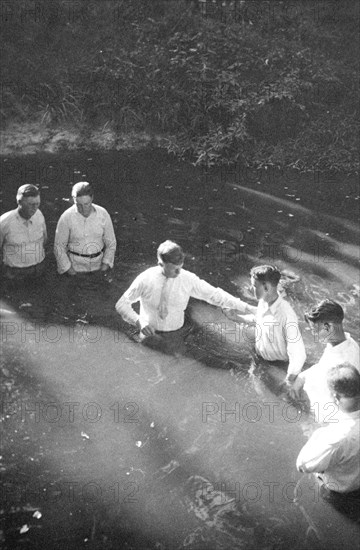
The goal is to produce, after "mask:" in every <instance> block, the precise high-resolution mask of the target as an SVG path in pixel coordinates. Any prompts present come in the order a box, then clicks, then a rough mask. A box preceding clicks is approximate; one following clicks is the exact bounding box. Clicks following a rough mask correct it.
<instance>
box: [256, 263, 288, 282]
mask: <svg viewBox="0 0 360 550" xmlns="http://www.w3.org/2000/svg"><path fill="white" fill-rule="evenodd" d="M250 277H254V279H255V280H256V281H259V282H260V283H270V284H271V285H273V286H277V285H278V284H279V281H280V279H281V273H280V271H279V270H278V268H277V267H276V266H274V265H258V266H255V267H253V268H252V270H251V271H250Z"/></svg>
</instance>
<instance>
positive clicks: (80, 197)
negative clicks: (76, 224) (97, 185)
mask: <svg viewBox="0 0 360 550" xmlns="http://www.w3.org/2000/svg"><path fill="white" fill-rule="evenodd" d="M71 196H72V198H73V200H74V203H75V205H76V208H77V211H78V212H79V214H82V215H83V216H84V217H85V218H87V217H88V216H90V214H91V212H92V202H93V198H94V189H93V187H92V185H91V184H90V183H88V182H87V181H79V182H78V183H75V185H73V188H72V191H71Z"/></svg>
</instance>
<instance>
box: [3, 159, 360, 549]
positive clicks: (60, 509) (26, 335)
mask: <svg viewBox="0 0 360 550" xmlns="http://www.w3.org/2000/svg"><path fill="white" fill-rule="evenodd" d="M1 170H2V184H3V185H2V188H3V191H2V195H1V199H2V202H1V205H2V207H1V212H5V211H7V210H10V209H11V208H14V207H15V194H16V190H17V188H18V186H19V185H21V184H23V183H25V182H26V183H35V184H37V185H39V186H40V187H41V197H42V205H41V210H42V212H43V214H44V215H45V218H46V221H47V226H48V231H49V254H50V255H51V243H52V242H53V237H54V232H55V227H56V223H57V220H58V218H59V216H60V215H61V213H62V212H63V211H64V210H65V209H66V208H67V207H68V206H69V202H68V198H69V196H70V189H71V185H72V184H73V183H75V182H76V181H80V180H84V179H86V180H88V181H91V182H93V183H95V184H96V197H95V202H96V203H98V204H100V205H102V206H104V207H105V208H107V210H108V211H109V213H110V214H111V217H112V219H113V223H114V227H115V232H116V235H117V239H118V250H117V255H116V264H115V268H114V270H113V271H112V273H111V275H109V276H107V277H105V278H102V277H97V276H91V277H87V278H82V279H78V280H75V281H73V280H71V281H69V280H67V279H64V278H59V277H58V276H57V275H56V273H55V265H54V260H53V258H51V261H50V264H51V266H50V270H49V273H48V274H47V276H46V279H45V281H43V282H42V283H41V284H38V285H36V284H35V285H28V286H24V285H17V286H9V285H7V286H6V285H5V286H4V288H3V290H2V325H1V328H2V332H1V338H2V349H3V352H2V364H1V366H2V385H1V387H2V412H3V422H2V449H1V459H0V460H1V466H0V467H1V472H2V479H3V487H4V491H3V496H2V497H1V504H0V506H1V510H0V522H1V523H0V537H1V539H2V543H3V545H4V547H5V548H9V549H10V548H45V547H46V548H59V549H60V548H70V549H73V548H74V549H75V548H76V549H77V548H96V549H97V548H99V549H100V548H101V549H102V548H104V549H105V548H106V549H108V548H129V549H130V548H134V549H163V550H165V549H180V548H188V549H190V550H213V549H214V550H215V549H224V550H226V549H233V548H234V549H235V548H236V549H238V548H244V549H273V550H275V549H288V548H294V549H298V550H303V549H309V550H312V549H318V548H319V549H321V548H327V549H331V548H334V549H335V548H339V547H342V548H344V549H347V548H349V549H350V548H355V547H356V545H357V544H358V541H359V533H360V531H359V523H358V521H356V520H355V519H354V517H350V516H349V514H345V513H342V512H340V511H338V510H336V509H335V508H334V507H333V506H332V505H331V504H329V503H327V502H325V501H323V500H322V499H321V498H320V496H319V491H318V488H317V485H316V483H315V481H314V479H313V478H312V476H301V475H300V474H298V472H297V471H296V468H295V461H296V457H297V454H298V452H299V451H300V449H301V447H302V445H303V444H304V443H305V441H306V435H307V434H308V433H309V430H310V429H311V421H310V419H309V418H308V416H307V415H306V413H305V412H304V411H302V410H301V409H300V408H299V407H298V406H297V404H296V403H290V402H289V401H288V400H287V398H286V396H285V395H284V394H283V393H282V392H281V388H280V383H281V380H282V379H283V376H284V373H283V372H281V371H280V370H279V369H276V368H275V367H271V368H270V367H269V368H268V369H267V370H265V371H263V372H262V373H260V374H259V373H257V372H256V371H254V370H253V369H252V368H251V365H252V362H253V360H252V341H251V335H250V333H249V332H248V330H247V329H246V327H245V326H243V325H235V324H234V323H232V322H230V321H228V320H227V319H226V318H225V317H224V316H223V315H222V313H221V311H220V310H217V309H216V308H213V307H211V306H209V305H207V304H204V303H202V302H198V301H191V303H190V305H189V312H188V313H189V317H190V318H191V321H192V325H193V331H192V332H191V333H190V335H189V336H188V338H187V340H186V346H185V349H184V350H183V351H182V352H181V353H172V350H167V351H168V352H164V351H163V352H161V351H157V350H155V349H149V348H147V347H145V346H143V345H141V344H139V343H138V340H137V336H136V333H135V330H134V328H133V327H129V326H128V325H126V324H125V323H124V322H122V320H121V319H120V318H119V317H118V316H117V314H116V312H115V310H114V305H115V303H116V301H117V299H118V298H119V297H120V295H121V294H122V293H123V292H124V290H125V289H126V288H127V287H128V286H129V284H130V283H131V281H132V280H133V278H134V277H135V276H136V275H137V274H138V273H140V272H141V271H143V270H144V269H146V268H147V267H150V266H151V265H154V264H155V261H156V248H157V246H158V244H159V243H160V242H162V241H163V240H165V239H167V238H170V239H173V240H175V241H177V242H179V243H180V244H181V245H183V247H184V249H185V251H186V252H187V254H188V255H187V259H186V266H185V267H186V268H187V269H189V270H190V271H194V272H196V273H197V274H198V275H199V276H201V277H203V278H205V279H206V280H207V281H208V282H210V283H211V284H213V285H214V286H220V287H222V288H224V289H225V290H227V291H229V292H231V293H232V294H234V295H239V296H240V297H243V298H244V299H247V300H249V301H252V303H254V302H253V297H252V294H251V291H250V285H249V277H248V273H249V269H250V268H251V267H252V266H253V265H255V264H259V263H268V262H274V263H276V264H277V265H278V266H279V267H280V268H281V269H282V271H283V273H284V277H283V280H282V285H281V287H282V292H284V294H285V295H287V299H288V300H289V301H290V303H291V304H292V305H293V307H294V308H295V310H296V311H297V313H298V316H299V319H300V324H301V329H302V331H303V336H304V340H305V344H306V347H307V351H308V359H307V365H311V364H312V363H313V362H315V361H316V359H317V358H318V357H319V356H320V355H321V353H322V345H321V344H320V343H318V342H316V341H314V339H313V338H312V337H311V334H310V332H309V330H308V329H307V327H306V325H305V324H304V322H303V321H302V319H303V312H304V310H306V309H307V308H308V307H309V305H311V304H312V303H314V302H316V301H318V300H320V299H322V298H325V297H330V298H333V299H335V300H337V301H338V302H340V303H341V304H342V306H343V307H344V309H345V312H346V322H345V328H346V330H347V331H348V332H350V333H351V334H352V335H353V337H354V338H356V339H357V340H359V335H358V327H359V271H358V268H359V266H358V260H359V254H358V239H359V228H358V226H357V224H356V222H357V216H358V205H359V190H358V186H357V183H356V180H355V179H351V178H346V177H342V178H341V177H339V176H336V177H335V176H332V175H327V176H324V175H322V174H320V173H309V174H307V175H298V174H294V173H290V174H281V173H279V172H276V171H271V170H267V171H266V170H264V171H261V172H256V173H254V172H248V171H246V170H243V169H237V168H232V169H231V170H230V169H227V170H225V169H222V170H220V169H219V170H214V171H211V172H205V171H204V170H201V169H199V168H195V167H193V166H191V165H189V164H186V163H181V162H178V161H176V160H174V159H172V158H170V157H168V156H166V155H165V154H163V153H160V152H157V151H152V150H146V151H142V152H134V153H129V152H120V153H116V154H113V153H112V154H110V153H109V154H101V155H99V154H95V153H89V152H84V153H81V154H79V153H77V154H64V155H61V156H51V155H49V156H47V155H43V156H36V157H35V156H34V157H27V158H26V159H21V160H20V159H7V158H2V159H1Z"/></svg>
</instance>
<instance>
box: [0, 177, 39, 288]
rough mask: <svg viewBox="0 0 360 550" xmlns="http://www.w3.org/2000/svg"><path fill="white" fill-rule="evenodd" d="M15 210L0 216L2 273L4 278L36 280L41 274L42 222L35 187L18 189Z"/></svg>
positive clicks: (23, 186) (28, 185)
mask: <svg viewBox="0 0 360 550" xmlns="http://www.w3.org/2000/svg"><path fill="white" fill-rule="evenodd" d="M16 201H17V204H18V206H17V208H16V209H15V210H10V211H9V212H6V213H5V214H3V215H2V216H1V217H0V248H1V252H2V253H1V261H2V274H3V276H4V277H5V278H7V279H24V278H27V277H37V276H39V275H42V274H43V273H44V271H45V250H44V245H45V243H46V239H47V233H46V225H45V219H44V216H43V215H42V213H41V212H40V210H39V206H40V192H39V189H38V188H37V187H36V186H35V185H31V184H26V185H22V186H21V187H19V189H18V191H17V195H16Z"/></svg>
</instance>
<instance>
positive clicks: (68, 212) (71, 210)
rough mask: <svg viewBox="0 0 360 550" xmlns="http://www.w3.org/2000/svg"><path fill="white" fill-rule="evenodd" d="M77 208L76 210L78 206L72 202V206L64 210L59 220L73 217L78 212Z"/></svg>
mask: <svg viewBox="0 0 360 550" xmlns="http://www.w3.org/2000/svg"><path fill="white" fill-rule="evenodd" d="M76 212H77V210H76V206H75V204H72V205H71V206H69V208H67V209H66V210H64V212H63V213H62V214H61V216H60V218H59V221H60V220H61V221H64V220H67V219H69V218H71V217H72V216H73V215H74V214H76Z"/></svg>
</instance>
